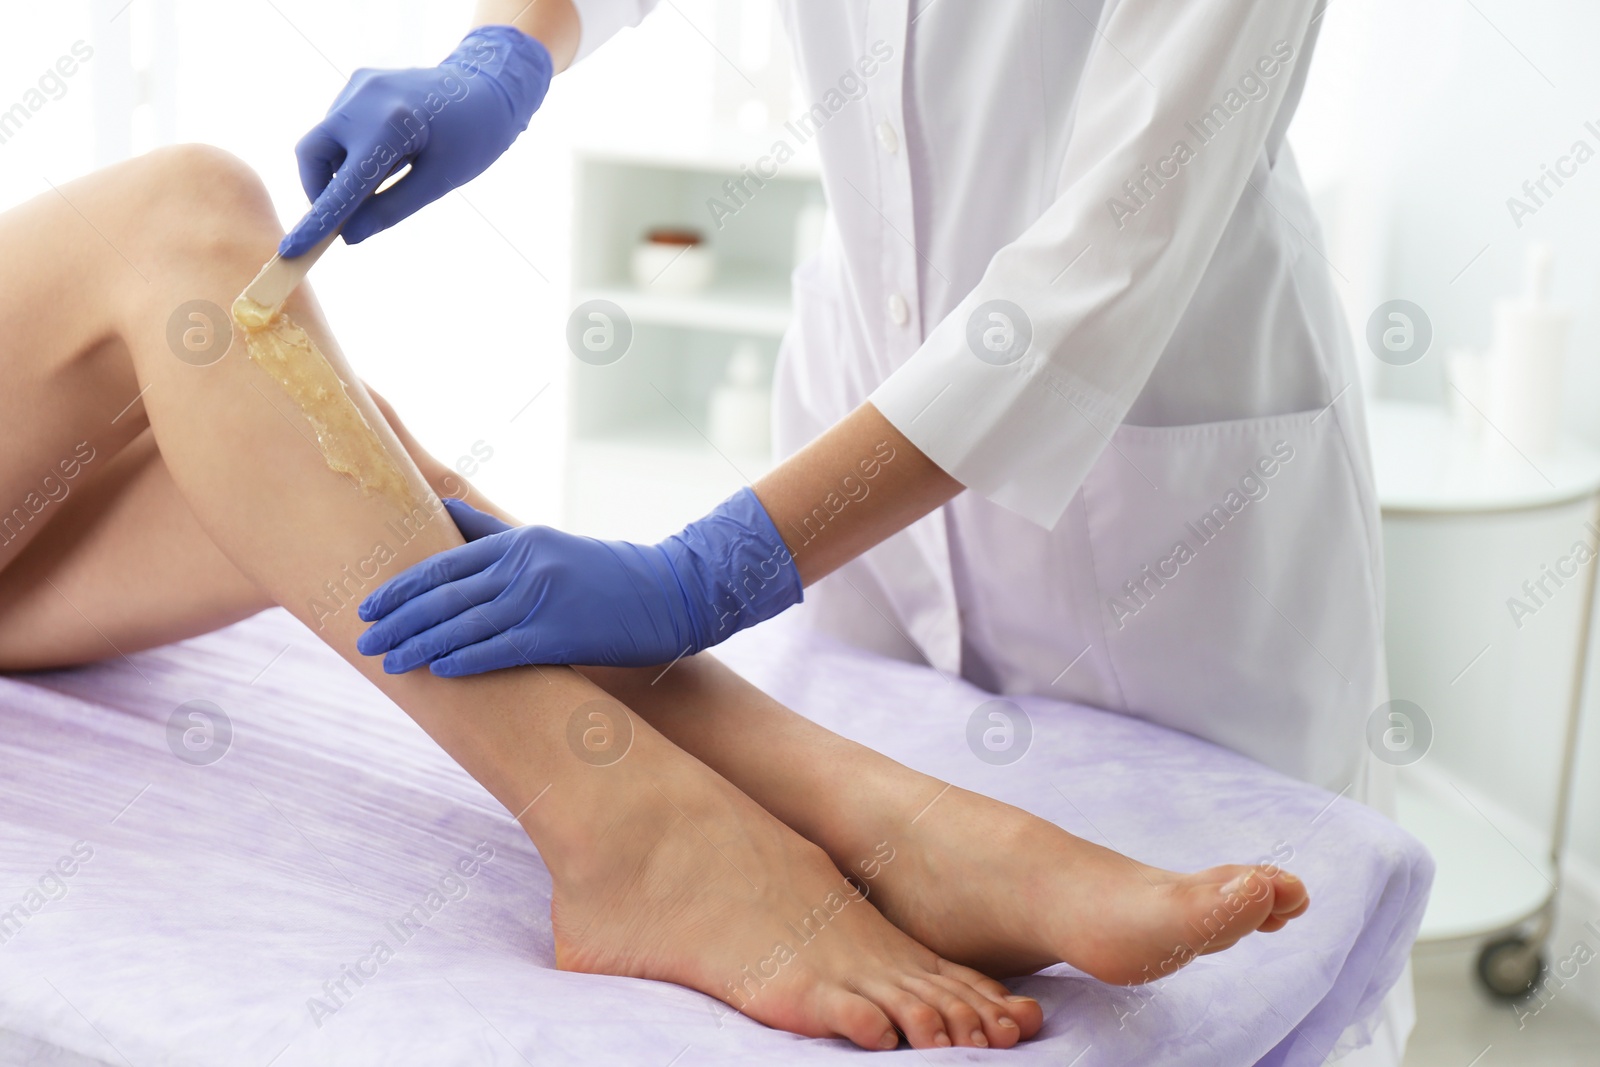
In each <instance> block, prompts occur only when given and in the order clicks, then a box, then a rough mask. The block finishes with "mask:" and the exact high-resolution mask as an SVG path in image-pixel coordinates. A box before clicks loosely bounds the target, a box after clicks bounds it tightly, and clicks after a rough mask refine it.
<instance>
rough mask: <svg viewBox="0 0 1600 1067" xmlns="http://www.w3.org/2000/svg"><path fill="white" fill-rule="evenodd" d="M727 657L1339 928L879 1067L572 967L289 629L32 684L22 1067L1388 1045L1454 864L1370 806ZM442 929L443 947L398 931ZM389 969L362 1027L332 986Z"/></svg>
mask: <svg viewBox="0 0 1600 1067" xmlns="http://www.w3.org/2000/svg"><path fill="white" fill-rule="evenodd" d="M761 631H769V632H766V633H763V632H761ZM723 658H724V659H726V660H727V661H728V662H729V663H730V664H732V665H733V666H735V667H736V668H737V669H738V670H739V671H740V672H741V673H743V674H745V675H746V676H747V677H749V678H750V679H751V680H753V681H755V682H756V683H757V684H759V685H761V686H762V687H764V688H766V689H767V690H769V691H770V692H772V693H773V694H775V695H776V696H777V697H779V698H780V699H782V700H783V701H785V702H786V703H788V704H789V705H790V706H792V707H794V708H796V709H797V710H799V711H801V712H803V713H805V714H807V715H809V716H812V717H813V718H815V719H816V720H818V721H819V722H822V723H824V724H826V725H827V726H829V727H830V728H832V729H834V730H836V731H838V732H839V733H842V734H845V735H847V736H849V737H852V738H854V739H856V740H858V741H862V742H864V743H866V744H868V745H871V746H873V747H874V748H877V749H880V750H882V751H884V752H886V753H888V754H889V755H891V756H893V757H895V758H896V759H899V760H901V761H903V762H905V763H907V764H910V765H912V766H914V767H918V768H920V769H922V770H924V771H927V772H930V773H932V774H935V775H938V776H940V777H942V778H944V779H946V780H948V781H950V782H953V783H955V784H957V785H960V786H964V787H966V788H969V789H973V790H978V791H981V792H984V793H988V794H990V795H991V796H995V797H998V798H1000V799H1002V800H1005V801H1008V802H1010V803H1012V804H1016V805H1019V806H1021V807H1023V808H1026V809H1028V810H1029V811H1032V812H1035V813H1037V814H1038V815H1040V816H1042V817H1044V818H1046V819H1049V820H1052V821H1053V822H1055V823H1057V824H1059V825H1060V826H1062V827H1065V828H1066V829H1068V830H1070V831H1072V832H1073V833H1075V834H1079V835H1082V836H1084V837H1086V838H1089V839H1091V840H1095V841H1099V842H1103V843H1105V844H1107V845H1109V846H1111V847H1114V848H1116V849H1118V850H1120V851H1122V852H1124V853H1127V854H1129V855H1131V856H1134V857H1136V858H1138V859H1140V860H1143V861H1145V862H1148V863H1152V864H1158V865H1161V866H1164V867H1169V868H1174V869H1178V870H1193V869H1198V868H1202V867H1207V866H1210V865H1213V864H1216V863H1222V862H1249V861H1258V860H1266V859H1269V858H1275V859H1278V860H1284V861H1285V866H1288V867H1290V868H1291V869H1293V870H1294V871H1295V872H1296V873H1297V874H1299V875H1300V876H1301V877H1302V878H1304V879H1305V880H1306V882H1307V883H1309V886H1310V890H1311V895H1312V906H1311V910H1310V911H1309V912H1308V913H1307V914H1306V915H1305V916H1304V917H1303V918H1301V919H1299V920H1297V921H1295V922H1294V923H1291V924H1290V925H1289V927H1288V928H1287V929H1285V930H1283V931H1282V932H1280V933H1277V934H1273V935H1257V936H1253V937H1250V938H1247V939H1246V940H1245V941H1244V942H1243V943H1242V944H1240V945H1239V946H1238V947H1236V948H1234V949H1232V950H1230V951H1227V952H1224V953H1220V954H1218V955H1213V956H1206V957H1202V958H1201V959H1199V960H1198V961H1196V962H1195V963H1193V964H1191V965H1190V966H1189V967H1187V968H1185V969H1184V970H1182V971H1180V972H1178V973H1177V974H1176V975H1173V976H1171V977H1169V978H1165V979H1162V980H1161V981H1159V982H1157V983H1155V984H1154V985H1152V986H1147V987H1140V988H1134V989H1127V988H1116V987H1109V986H1105V985H1102V984H1100V983H1098V982H1096V981H1094V980H1092V979H1090V978H1087V977H1085V976H1083V975H1082V974H1081V973H1078V972H1076V971H1074V970H1073V969H1072V968H1070V967H1067V966H1065V965H1063V966H1059V967H1055V968H1052V969H1050V970H1047V971H1045V972H1042V973H1040V974H1038V975H1034V976H1033V977H1030V978H1026V979H1022V980H1019V981H1017V982H1015V983H1013V984H1014V985H1015V987H1016V988H1017V989H1018V990H1020V991H1022V992H1026V993H1028V994H1030V995H1032V996H1034V997H1037V998H1038V999H1039V1000H1040V1001H1041V1002H1042V1004H1043V1006H1044V1010H1045V1016H1046V1021H1045V1026H1044V1030H1043V1031H1042V1032H1041V1033H1040V1034H1039V1036H1038V1037H1037V1038H1036V1039H1034V1040H1033V1041H1031V1042H1028V1043H1025V1044H1024V1045H1022V1046H1019V1047H1018V1048H1016V1049H1013V1050H1009V1051H981V1050H976V1049H945V1050H936V1051H927V1052H919V1051H915V1050H912V1049H909V1048H907V1047H904V1046H902V1047H901V1049H900V1050H899V1051H896V1052H888V1053H879V1052H862V1051H859V1050H857V1049H855V1048H854V1046H852V1045H850V1044H848V1043H847V1042H845V1041H842V1040H815V1039H806V1038H800V1037H795V1036H793V1035H790V1034H786V1033H781V1032H779V1031H776V1030H770V1029H767V1028H766V1027H764V1026H762V1025H760V1024H758V1023H755V1022H752V1021H750V1020H749V1019H747V1018H744V1017H742V1016H739V1015H736V1014H730V1013H729V1012H728V1011H727V1010H726V1009H725V1008H724V1006H723V1005H722V1004H721V1002H719V1001H717V1000H715V999H713V998H711V997H708V996H705V995H702V994H700V993H697V992H694V991H691V990H689V989H684V988H681V987H678V986H674V985H670V984H666V983H661V982H648V981H639V980H635V979H628V978H611V977H604V976H592V975H583V974H568V973H564V972H561V971H557V970H556V969H555V968H554V965H553V953H552V947H551V934H550V919H549V903H550V876H549V874H548V873H547V872H546V870H545V867H544V865H543V863H541V862H540V859H539V856H538V854H537V853H536V852H535V851H534V849H533V847H532V846H531V845H530V844H529V842H528V840H527V838H526V837H525V836H524V835H523V834H522V832H521V830H520V829H519V828H518V827H517V826H516V824H515V823H514V822H513V821H512V819H511V817H510V816H509V815H508V814H507V813H506V812H505V811H504V810H503V809H501V808H500V807H499V805H498V804H496V803H495V802H494V801H493V800H492V799H491V798H490V797H489V795H488V794H487V793H485V792H484V791H483V790H482V789H481V788H480V787H479V786H478V785H477V783H475V782H474V781H473V780H472V779H471V778H469V777H468V776H467V775H466V774H465V773H464V772H463V771H461V770H460V769H459V768H458V767H456V765H455V764H454V763H453V762H452V761H451V760H450V759H449V758H448V757H447V756H445V755H444V753H443V752H442V751H441V750H439V749H438V748H437V747H436V746H435V745H434V744H433V743H432V742H431V741H430V740H429V739H428V738H427V736H426V735H424V734H423V733H422V732H421V731H420V730H419V729H418V728H417V727H416V726H415V725H414V724H413V723H412V722H411V721H410V720H409V719H408V718H407V717H406V716H405V715H404V714H403V713H402V712H401V711H400V710H399V709H398V708H397V707H395V706H394V704H392V703H391V702H390V701H389V700H388V699H387V698H385V697H384V696H383V695H382V694H381V693H379V692H378V690H377V689H375V688H373V687H372V686H371V685H369V684H368V683H367V682H366V681H365V680H364V679H363V678H361V677H360V675H358V674H357V673H356V672H355V671H354V670H352V669H351V668H350V667H349V666H347V665H346V664H344V663H343V662H342V661H340V660H339V658H338V657H337V656H336V655H334V653H333V652H332V651H330V650H329V649H327V648H326V647H325V646H323V645H322V644H321V643H319V642H318V641H317V640H316V639H315V638H314V637H313V636H312V635H311V633H310V632H309V631H307V630H306V629H304V628H303V627H301V626H300V624H298V623H297V622H295V621H294V620H293V619H292V618H291V617H290V616H289V615H288V614H287V613H285V612H283V611H281V610H273V611H269V612H266V613H264V614H262V615H259V616H257V617H255V618H253V619H250V620H248V621H246V622H243V623H240V624H239V625H237V626H233V627H230V628H228V629H226V630H222V631H219V632H217V633H214V634H210V635H208V636H205V637H202V638H198V639H196V640H192V641H186V642H184V643H182V644H179V645H174V646H171V647H168V648H163V649H157V650H154V651H151V652H146V653H141V654H138V655H134V656H131V657H127V658H118V659H114V660H111V661H108V662H106V663H104V664H101V665H99V666H95V667H91V668H84V669H80V670H71V671H59V672H51V673H41V674H30V675H12V676H0V715H3V716H4V720H3V721H4V727H3V729H0V769H3V770H0V773H3V777H4V788H3V790H0V1050H3V1049H5V1048H8V1047H9V1048H12V1049H24V1048H26V1049H34V1050H40V1049H49V1050H51V1051H50V1052H49V1053H48V1054H46V1053H39V1055H41V1056H46V1057H47V1058H48V1056H56V1057H58V1060H55V1061H52V1062H66V1061H68V1060H70V1061H72V1062H104V1063H112V1064H128V1065H131V1067H151V1065H156V1064H229V1065H232V1067H268V1065H269V1064H270V1065H275V1067H294V1065H299V1064H339V1065H350V1064H368V1063H371V1064H402V1063H404V1064H410V1063H418V1064H430V1065H438V1064H457V1063H459V1064H512V1065H515V1064H540V1065H542V1064H574V1063H584V1064H600V1065H606V1064H618V1065H621V1064H629V1065H633V1064H637V1065H643V1067H669V1065H672V1067H691V1065H697V1064H749V1063H767V1062H771V1063H783V1064H790V1063H793V1064H812V1063H843V1062H846V1061H850V1062H856V1063H862V1062H872V1063H878V1064H883V1065H885V1067H888V1065H890V1064H895V1063H904V1064H924V1063H928V1064H933V1063H954V1062H976V1061H980V1060H981V1061H984V1062H993V1063H996V1064H1001V1063H1004V1064H1009V1065H1014V1067H1033V1065H1043V1064H1052V1065H1062V1067H1065V1065H1067V1064H1071V1065H1073V1067H1095V1065H1099V1064H1194V1065H1197V1067H1198V1065H1205V1067H1217V1065H1225V1067H1226V1065H1248V1064H1252V1063H1256V1062H1261V1063H1269V1064H1280V1063H1281V1064H1315V1063H1320V1062H1322V1061H1323V1059H1324V1058H1325V1057H1326V1056H1327V1055H1328V1054H1330V1053H1332V1052H1333V1051H1334V1050H1335V1048H1336V1046H1339V1047H1343V1046H1348V1045H1350V1044H1351V1043H1353V1042H1354V1043H1359V1041H1361V1040H1362V1039H1363V1037H1362V1035H1363V1034H1364V1033H1365V1024H1366V1021H1367V1020H1369V1019H1370V1018H1371V1017H1372V1016H1373V1015H1374V1014H1375V1013H1376V1011H1377V1008H1378V1004H1379V1001H1380V1000H1381V999H1382V997H1383V995H1384V993H1385V992H1386V991H1387V990H1388V988H1389V987H1390V986H1391V985H1392V984H1393V983H1394V981H1395V980H1396V978H1397V977H1398V975H1399V974H1400V972H1401V969H1402V966H1403V965H1404V963H1405V960H1406V956H1407V953H1408V951H1409V948H1410V945H1411V941H1412V938H1413V936H1414V935H1415V933H1416V930H1417V925H1418V923H1419V922H1420V920H1421V916H1422V911H1423V906H1424V904H1425V902H1426V898H1427V891H1428V885H1429V880H1430V877H1431V874H1432V864H1431V862H1430V860H1429V858H1428V856H1427V854H1426V852H1425V851H1424V850H1423V849H1422V847H1421V846H1420V845H1419V844H1417V842H1415V841H1414V840H1413V839H1411V838H1410V837H1408V836H1407V835H1406V834H1404V833H1403V832H1402V831H1400V830H1399V829H1398V828H1396V827H1395V826H1394V825H1393V824H1392V823H1390V822H1389V821H1388V820H1386V819H1384V818H1383V817H1382V816H1380V815H1379V814H1377V813H1375V812H1373V811H1371V810H1370V809H1368V808H1366V807H1363V806H1361V805H1359V804H1356V803H1353V802H1351V801H1349V800H1344V799H1338V798H1336V797H1334V796H1333V795H1332V794H1330V793H1327V792H1324V791H1322V790H1320V789H1316V788H1314V787H1312V786H1309V785H1305V784H1303V783H1300V782H1296V781H1292V780H1290V779H1288V778H1285V777H1283V776H1281V775H1279V774H1276V773H1274V772H1272V771H1268V770H1265V769H1263V768H1262V767H1260V766H1258V765H1256V764H1254V763H1252V762H1250V761H1249V760H1247V759H1245V758H1243V757H1241V756H1238V755H1235V754H1233V753H1231V752H1227V751H1224V750H1222V749H1220V748H1216V747H1214V746H1212V745H1209V744H1206V743H1203V742H1201V741H1198V740H1195V739H1194V738H1192V737H1188V736H1186V735H1183V734H1178V733H1173V732H1170V731H1167V730H1163V729H1160V728H1158V727H1154V726H1150V725H1148V724H1145V723H1142V722H1139V721H1136V720H1134V719H1131V718H1127V717H1123V716H1119V715H1114V714H1108V713H1105V712H1100V711H1094V710H1090V709H1086V708H1081V707H1077V706H1074V705H1070V704H1065V703H1060V702H1057V701H1051V700H1044V699H1037V698H1018V699H1017V700H1016V702H1015V703H1016V705H1017V706H1019V707H1020V708H1022V709H1023V710H1024V711H1025V712H1026V714H1027V716H1028V718H1029V720H1030V721H1031V728H1032V738H1031V741H1030V742H1029V743H1028V746H1027V750H1026V753H1025V754H1024V755H1023V756H1022V757H1021V758H1020V759H1018V760H1017V761H1016V762H1014V763H1010V764H1009V765H996V764H991V763H989V762H985V761H984V760H982V759H980V758H978V756H977V755H975V753H974V749H973V748H972V747H969V743H968V734H969V720H971V719H972V717H973V713H974V711H975V710H976V709H978V708H979V706H980V705H982V704H984V703H985V702H986V701H987V700H989V699H991V697H989V695H988V694H985V693H983V692H982V691H980V690H978V689H975V688H973V687H972V686H970V685H967V684H966V683H964V682H961V681H960V680H947V679H944V678H941V677H940V676H939V675H937V674H936V673H934V672H933V671H931V670H929V669H927V668H923V667H915V666H911V665H908V664H904V663H899V662H895V661H888V660H883V659H880V658H877V657H874V656H871V655H867V654H865V653H862V652H859V651H855V650H852V649H847V648H844V647H842V646H839V645H837V644H834V643H832V642H830V641H828V640H826V639H824V638H820V637H817V636H814V635H807V634H806V633H805V632H804V631H800V630H798V629H796V628H793V627H788V628H783V627H770V626H769V627H762V628H761V630H760V631H756V632H753V633H751V634H747V635H741V637H740V638H739V639H737V640H736V641H735V642H733V643H732V644H731V647H730V648H728V649H727V650H726V652H725V653H724V655H723ZM197 702H198V703H197ZM219 712H220V713H221V714H220V715H219V714H218V713H219ZM985 714H986V713H985ZM222 716H226V719H225V720H224V719H223V718H222ZM986 721H987V720H986V719H985V722H986ZM979 747H980V748H981V747H982V746H981V744H980V745H979ZM218 754H220V756H221V758H220V759H218V758H215V757H216V756H217V755H218ZM1288 857H1292V858H1288ZM465 869H470V870H471V871H472V874H471V876H470V877H467V876H462V875H461V874H460V873H459V872H461V871H462V870H465ZM419 904H421V905H423V909H422V911H421V914H423V915H425V916H426V921H424V922H419V921H416V920H415V919H413V921H412V923H411V924H410V925H409V926H407V925H404V924H400V923H399V922H398V921H397V920H398V919H399V917H400V916H402V915H404V914H406V913H407V912H411V913H412V914H413V915H416V914H418V912H416V911H415V910H414V909H415V908H416V906H417V905H419ZM379 941H382V942H384V943H386V944H387V945H388V946H389V948H390V949H391V952H390V953H389V954H388V958H387V959H386V960H385V961H384V962H382V963H381V964H375V963H373V962H370V961H371V960H372V958H373V946H374V944H375V942H379ZM364 959H365V960H368V961H369V962H367V963H365V964H362V965H361V966H362V969H363V970H365V971H366V972H367V973H368V977H366V978H364V979H362V981H361V984H359V985H357V984H355V983H353V982H351V981H349V980H348V979H346V980H345V983H344V984H345V988H346V990H347V991H348V995H347V996H343V997H340V998H338V1002H337V1005H336V1006H335V1001H334V1000H333V999H331V998H330V997H329V996H328V993H327V992H326V990H327V989H328V988H329V984H330V983H334V982H337V981H338V980H339V979H340V978H341V977H342V976H343V975H344V974H345V973H346V972H345V968H347V967H352V966H355V965H357V963H358V962H359V961H362V960H364ZM374 972H375V973H374ZM318 1004H320V1005H321V1007H318ZM1341 1042H1342V1043H1343V1044H1342V1045H1341Z"/></svg>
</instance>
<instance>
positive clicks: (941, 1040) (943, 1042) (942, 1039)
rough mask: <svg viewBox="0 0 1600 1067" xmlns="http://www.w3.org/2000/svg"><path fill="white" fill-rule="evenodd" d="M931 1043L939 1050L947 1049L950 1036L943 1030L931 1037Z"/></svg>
mask: <svg viewBox="0 0 1600 1067" xmlns="http://www.w3.org/2000/svg"><path fill="white" fill-rule="evenodd" d="M933 1043H934V1044H935V1045H938V1046H939V1047H940V1048H949V1047H950V1035H949V1034H947V1033H945V1032H944V1031H943V1030H940V1031H939V1032H938V1033H937V1034H934V1035H933Z"/></svg>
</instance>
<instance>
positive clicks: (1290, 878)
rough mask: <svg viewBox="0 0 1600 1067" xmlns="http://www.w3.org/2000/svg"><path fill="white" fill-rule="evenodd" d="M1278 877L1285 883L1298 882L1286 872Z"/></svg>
mask: <svg viewBox="0 0 1600 1067" xmlns="http://www.w3.org/2000/svg"><path fill="white" fill-rule="evenodd" d="M1278 877H1280V878H1282V879H1283V880H1284V881H1285V882H1298V881H1299V880H1300V879H1298V878H1296V877H1295V876H1294V875H1292V874H1290V873H1289V872H1288V871H1284V872H1283V873H1282V874H1280V875H1279V876H1278Z"/></svg>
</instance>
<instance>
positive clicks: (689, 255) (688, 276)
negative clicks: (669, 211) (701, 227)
mask: <svg viewBox="0 0 1600 1067" xmlns="http://www.w3.org/2000/svg"><path fill="white" fill-rule="evenodd" d="M632 266H633V283H634V284H635V285H637V286H638V287H639V289H640V290H641V291H643V292H650V293H659V294H663V295H668V296H687V295H689V294H691V293H698V292H699V291H700V290H702V289H704V288H705V287H706V286H707V285H710V284H711V278H712V276H713V275H714V274H715V273H716V257H715V253H713V252H712V251H711V249H710V248H709V247H708V246H707V245H706V243H705V238H704V237H703V236H702V235H701V234H700V232H699V231H698V230H690V229H681V228H678V227H667V226H662V227H657V228H655V229H652V230H650V231H648V232H646V233H645V235H644V237H643V239H641V240H640V242H639V244H638V245H637V246H636V247H635V248H634V250H633V264H632Z"/></svg>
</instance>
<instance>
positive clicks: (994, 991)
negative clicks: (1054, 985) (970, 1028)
mask: <svg viewBox="0 0 1600 1067" xmlns="http://www.w3.org/2000/svg"><path fill="white" fill-rule="evenodd" d="M939 973H940V974H941V975H943V976H944V977H945V978H947V979H950V980H952V981H955V982H960V983H962V984H963V985H966V986H968V987H970V988H971V989H973V990H975V991H976V992H978V993H979V994H981V995H982V996H983V998H984V999H985V1000H987V1001H989V1002H990V1003H991V1004H993V1005H994V1006H995V1007H996V1008H997V1009H998V1011H997V1014H996V1015H995V1016H994V1019H995V1023H996V1025H998V1024H999V1020H1000V1019H1001V1018H1007V1019H1010V1020H1011V1021H1012V1022H1014V1023H1016V1024H1017V1036H1018V1039H1019V1040H1022V1041H1026V1040H1027V1039H1028V1038H1030V1037H1032V1036H1033V1035H1034V1034H1037V1033H1038V1032H1039V1029H1040V1028H1041V1027H1043V1026H1044V1009H1043V1008H1041V1007H1040V1006H1039V1002H1038V1001H1037V1000H1034V999H1033V998H1032V997H1019V996H1016V995H1014V994H1013V993H1012V992H1011V991H1010V990H1009V989H1007V988H1006V987H1005V986H1003V985H1001V984H1000V983H999V982H996V981H995V980H994V979H993V978H990V977H989V976H988V975H986V974H983V973H981V972H979V971H975V970H973V969H972V968H971V967H963V966H961V964H959V963H951V962H950V961H949V960H940V961H939ZM984 1018H985V1019H988V1018H990V1016H989V1015H987V1014H985V1015H984ZM1001 1029H1005V1027H1001ZM990 1040H991V1041H993V1040H994V1036H993V1033H992V1032H991V1033H990Z"/></svg>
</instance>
